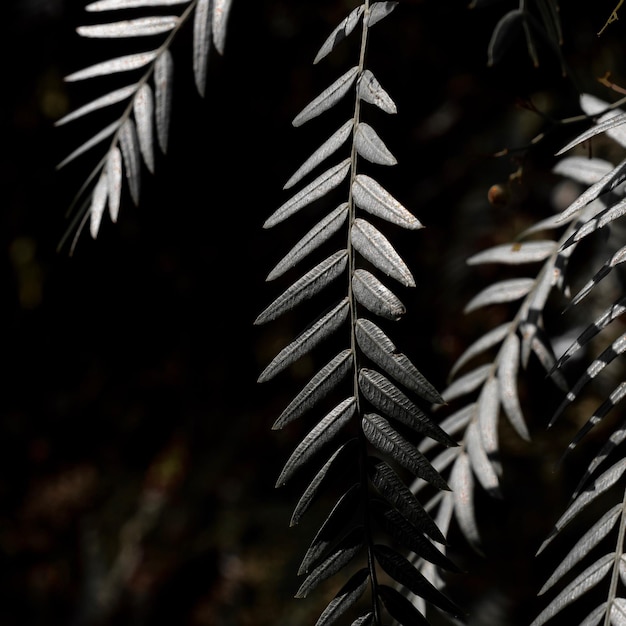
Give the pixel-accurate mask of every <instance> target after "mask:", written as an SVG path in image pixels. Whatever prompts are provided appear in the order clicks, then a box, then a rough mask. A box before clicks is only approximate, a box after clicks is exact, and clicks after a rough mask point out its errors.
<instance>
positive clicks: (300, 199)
mask: <svg viewBox="0 0 626 626" xmlns="http://www.w3.org/2000/svg"><path fill="white" fill-rule="evenodd" d="M349 169H350V159H349V158H348V159H345V160H344V161H342V162H341V163H339V164H338V165H335V166H334V167H331V168H330V169H329V170H327V171H326V172H324V173H323V174H321V175H320V176H318V177H317V178H316V179H315V180H314V181H313V182H312V183H309V184H308V185H307V186H306V187H304V189H301V190H300V191H299V192H298V193H297V194H296V195H295V196H293V197H292V198H290V199H289V200H287V202H285V203H284V204H282V205H281V206H280V207H279V208H278V209H276V211H274V213H272V215H270V216H269V217H268V218H267V220H265V223H264V224H263V228H271V227H272V226H276V224H278V223H280V222H282V221H283V220H285V219H287V218H288V217H290V216H291V215H293V214H294V213H296V212H297V211H299V210H300V209H301V208H302V207H304V206H306V205H307V204H310V203H311V202H314V201H315V200H317V199H318V198H321V197H322V196H324V195H326V194H327V193H328V192H329V191H330V190H331V189H334V188H335V187H337V185H339V184H340V183H341V182H342V181H343V179H344V178H345V177H346V175H347V174H348V170H349Z"/></svg>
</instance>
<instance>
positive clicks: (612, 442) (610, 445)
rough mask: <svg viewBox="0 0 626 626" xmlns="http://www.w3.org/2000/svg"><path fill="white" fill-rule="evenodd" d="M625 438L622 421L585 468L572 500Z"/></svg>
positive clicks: (624, 425) (624, 428) (624, 426)
mask: <svg viewBox="0 0 626 626" xmlns="http://www.w3.org/2000/svg"><path fill="white" fill-rule="evenodd" d="M624 439H626V424H625V423H623V422H622V424H621V425H620V426H618V427H617V428H616V429H615V430H614V431H613V432H612V433H611V436H610V437H609V438H608V439H607V441H606V442H605V444H604V445H603V446H602V448H601V449H600V451H599V452H598V453H597V454H596V456H595V457H594V458H593V460H592V461H591V463H589V465H588V466H587V468H586V469H585V474H584V475H583V477H582V478H581V479H580V481H579V482H578V485H577V486H576V489H575V490H574V493H573V495H572V500H575V499H576V498H578V496H579V495H580V494H581V493H582V491H583V489H584V488H585V486H586V484H587V483H588V482H589V479H590V478H591V476H592V475H593V473H594V472H595V471H596V470H597V469H598V467H599V466H600V465H601V464H602V463H603V462H604V461H605V460H606V458H607V457H608V456H609V455H610V454H611V453H612V452H613V451H614V450H615V449H616V448H617V446H619V445H620V444H621V443H622V442H623V441H624Z"/></svg>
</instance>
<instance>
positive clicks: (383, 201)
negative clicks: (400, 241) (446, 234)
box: [352, 174, 424, 230]
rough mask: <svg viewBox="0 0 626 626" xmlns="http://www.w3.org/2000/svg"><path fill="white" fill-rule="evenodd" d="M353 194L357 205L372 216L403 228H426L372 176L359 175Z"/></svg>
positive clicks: (355, 180) (356, 177) (354, 183)
mask: <svg viewBox="0 0 626 626" xmlns="http://www.w3.org/2000/svg"><path fill="white" fill-rule="evenodd" d="M352 194H353V196H354V201H355V202H356V205H357V206H358V207H360V208H362V209H364V210H365V211H367V212H368V213H371V214H372V215H376V216H377V217H381V218H382V219H384V220H387V221H388V222H391V223H392V224H396V225H398V226H402V227H403V228H409V229H412V230H417V229H418V228H424V226H423V225H422V224H421V223H420V221H419V220H418V219H417V218H416V217H415V216H414V215H412V214H411V213H410V212H409V211H407V210H406V209H405V208H404V207H403V206H402V205H401V204H400V203H399V202H398V201H397V200H396V199H395V198H394V197H393V196H392V195H391V194H390V193H389V192H388V191H386V190H385V189H383V188H382V187H381V186H380V185H379V184H378V183H377V182H376V181H375V180H374V179H373V178H371V177H370V176H366V175H365V174H357V175H356V176H355V178H354V182H353V183H352Z"/></svg>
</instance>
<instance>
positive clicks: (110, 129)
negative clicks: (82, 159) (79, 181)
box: [57, 120, 119, 170]
mask: <svg viewBox="0 0 626 626" xmlns="http://www.w3.org/2000/svg"><path fill="white" fill-rule="evenodd" d="M118 128H119V120H116V121H115V122H113V123H112V124H109V125H108V126H107V127H106V128H103V129H102V130H101V131H100V132H99V133H96V134H95V135H94V136H93V137H92V138H91V139H89V140H88V141H86V142H85V143H84V144H82V145H81V146H79V147H78V148H76V150H74V152H72V153H71V154H70V155H68V156H66V157H65V158H64V159H63V160H62V161H61V162H60V163H59V164H58V165H57V169H58V170H60V169H61V168H62V167H65V166H66V165H67V164H68V163H69V162H70V161H73V160H74V159H75V158H76V157H77V156H80V155H81V154H83V152H87V150H89V149H90V148H93V147H94V146H95V145H97V144H99V143H100V142H101V141H104V140H105V139H106V138H107V137H110V136H111V135H112V134H113V133H114V132H115V131H116V130H118Z"/></svg>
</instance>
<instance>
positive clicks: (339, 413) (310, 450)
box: [276, 397, 356, 487]
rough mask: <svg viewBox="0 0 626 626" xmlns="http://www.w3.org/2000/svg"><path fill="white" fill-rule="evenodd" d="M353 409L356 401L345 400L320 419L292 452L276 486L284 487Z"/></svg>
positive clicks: (328, 439)
mask: <svg viewBox="0 0 626 626" xmlns="http://www.w3.org/2000/svg"><path fill="white" fill-rule="evenodd" d="M355 409H356V400H355V399H354V398H352V397H350V398H346V399H345V400H343V401H342V402H340V403H339V404H338V405H337V406H336V407H335V408H334V409H333V410H332V411H330V413H328V414H327V415H326V416H325V417H324V418H322V419H321V420H320V421H319V422H318V423H317V424H316V425H315V427H314V428H313V429H312V430H311V431H310V432H309V433H308V434H307V435H306V437H305V438H304V439H303V440H302V441H301V442H300V444H299V445H298V446H297V447H296V449H295V450H294V451H293V452H292V454H291V456H290V457H289V459H288V460H287V462H286V463H285V467H283V470H282V471H281V473H280V476H279V477H278V479H277V480H276V486H277V487H280V486H281V485H284V484H285V483H286V482H287V481H288V480H289V478H290V477H291V476H292V475H293V473H294V472H295V471H296V470H297V469H298V468H300V467H302V465H304V464H305V463H306V462H307V461H308V460H309V459H310V458H311V457H312V456H313V455H314V454H316V453H317V452H318V451H319V450H320V449H321V448H322V447H323V446H325V445H326V444H327V443H328V442H329V441H330V440H331V439H332V438H333V437H334V436H335V435H336V434H337V433H338V432H339V431H340V430H341V428H342V427H343V426H345V424H346V423H347V422H348V421H349V420H350V418H351V417H352V416H353V415H354V412H355Z"/></svg>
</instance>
